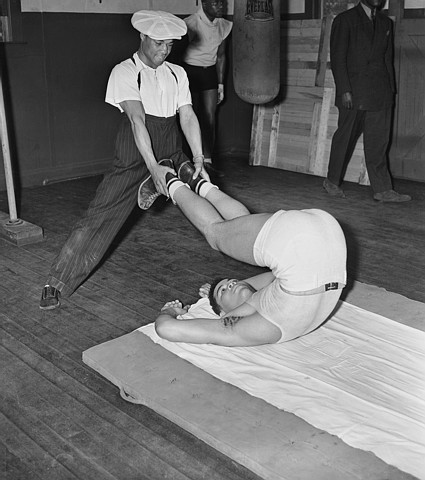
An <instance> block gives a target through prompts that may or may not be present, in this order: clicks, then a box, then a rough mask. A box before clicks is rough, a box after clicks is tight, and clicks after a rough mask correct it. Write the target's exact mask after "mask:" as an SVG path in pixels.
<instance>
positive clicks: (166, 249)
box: [0, 159, 425, 480]
mask: <svg viewBox="0 0 425 480" xmlns="http://www.w3.org/2000/svg"><path fill="white" fill-rule="evenodd" d="M222 169H223V170H224V171H225V172H226V177H225V179H224V180H223V181H222V182H221V188H222V189H223V190H224V191H226V192H228V193H230V194H232V195H233V196H235V197H236V198H238V199H240V200H242V201H243V202H245V203H246V204H247V206H248V207H249V208H250V209H251V211H257V212H259V211H275V210H277V209H279V208H282V209H301V208H311V207H315V208H323V209H325V210H327V211H329V212H330V213H332V214H333V215H334V216H335V217H336V218H337V219H338V220H339V221H340V223H341V224H342V226H343V229H344V231H345V233H346V237H347V244H348V272H349V277H350V282H352V281H353V280H354V279H355V280H358V281H360V282H364V283H369V284H374V285H377V286H381V287H384V288H386V289H387V290H389V291H393V292H397V293H400V294H402V295H404V296H407V297H409V298H411V299H414V300H418V301H421V302H425V274H424V272H425V221H424V220H425V184H423V183H414V182H408V181H396V187H397V189H398V190H399V191H401V192H403V193H410V194H411V195H412V196H413V197H414V201H413V202H411V203H407V204H400V205H397V204H393V205H391V204H378V203H376V202H374V201H373V200H372V198H371V190H370V188H368V187H363V186H359V185H356V184H352V183H349V184H346V185H345V189H346V193H347V198H346V199H332V198H331V197H329V196H328V195H327V194H325V193H324V192H323V190H322V187H321V184H322V179H321V178H318V177H313V176H307V175H302V174H296V173H292V172H285V171H282V170H273V169H267V168H264V167H249V166H247V161H246V160H240V159H227V160H223V161H222ZM99 181H100V177H93V178H86V179H80V180H75V181H70V182H65V183H61V184H55V185H49V186H46V187H40V188H35V189H27V190H24V191H22V192H20V198H19V202H20V204H21V208H20V212H19V216H20V218H22V219H24V220H26V221H28V222H31V223H34V224H36V225H39V226H42V227H43V228H44V230H45V241H43V242H41V243H37V244H32V245H28V246H24V247H19V248H18V247H16V246H15V245H13V244H11V243H8V242H6V241H5V240H3V239H0V279H1V280H0V297H1V302H0V322H1V325H0V338H1V345H0V365H1V366H0V372H1V378H0V382H1V389H0V391H1V398H0V404H1V406H0V409H1V413H0V478H7V479H19V480H22V479H31V480H36V479H42V480H47V479H52V480H62V479H82V480H88V479H89V480H92V479H99V480H100V479H101V480H104V479H123V480H130V479H138V480H141V479H146V480H163V479H172V480H180V479H182V480H183V479H208V480H214V479H220V480H221V479H229V480H230V479H240V480H250V479H256V478H258V477H257V476H256V475H254V474H252V473H251V472H249V471H247V470H246V469H245V468H243V467H241V466H240V465H237V464H235V463H234V462H233V461H232V460H230V459H228V458H226V457H224V456H223V455H221V454H220V453H218V452H216V451H215V450H213V449H212V448H210V447H209V446H207V445H205V444H203V443H202V442H200V441H199V440H198V439H197V438H195V437H193V436H192V435H190V434H188V433H187V432H185V431H183V430H182V429H180V428H178V427H176V426H175V425H173V424H172V423H170V422H169V421H167V420H166V419H164V418H162V417H160V416H159V415H157V414H156V413H154V412H153V411H151V410H149V409H148V408H146V407H143V406H136V405H133V404H130V403H127V402H126V401H124V400H122V399H121V397H120V396H119V392H118V389H116V388H115V387H114V386H113V385H112V384H110V383H109V382H108V381H106V380H105V379H104V378H103V377H101V376H100V375H98V374H97V373H95V372H94V371H92V370H91V369H90V368H88V367H87V366H86V365H85V364H83V363H82V361H81V354H82V352H83V351H84V350H85V349H87V348H89V347H91V346H93V345H96V344H99V343H102V342H105V341H106V340H109V339H112V338H115V337H117V336H120V335H123V334H125V333H127V332H130V331H132V330H134V329H135V328H137V327H139V326H141V325H142V324H146V323H149V322H152V321H153V320H154V319H155V316H156V314H157V312H158V310H159V308H160V307H161V306H162V305H163V303H164V302H165V301H167V300H171V299H175V298H180V299H181V300H182V301H183V302H185V303H190V302H192V301H194V300H195V299H196V298H197V289H198V287H199V286H200V285H201V284H202V283H204V282H205V281H208V280H209V279H211V278H214V277H216V276H218V275H222V274H224V275H231V276H236V277H244V276H249V275H252V274H254V273H256V272H258V271H259V269H257V268H255V267H251V266H248V265H243V264H240V263H238V262H236V261H233V260H231V259H229V258H227V257H224V256H223V255H221V254H219V253H217V252H214V251H212V250H211V249H210V248H209V247H208V245H207V244H206V242H205V241H204V240H203V238H201V235H200V234H199V233H198V232H196V231H195V230H194V228H193V227H192V226H191V225H190V224H189V223H188V221H187V220H186V219H185V218H184V217H183V216H182V215H181V213H180V212H179V211H178V209H177V208H176V207H174V206H173V205H172V204H171V202H165V201H163V200H162V199H160V200H158V201H157V202H156V204H155V206H154V207H153V208H152V209H151V210H149V211H148V212H146V213H143V212H140V211H135V212H134V215H132V217H131V218H130V219H129V221H128V222H127V224H126V226H125V228H124V229H123V231H122V232H121V233H120V235H119V238H117V240H116V242H115V243H114V245H113V248H112V249H111V252H110V253H109V255H108V256H107V257H106V259H105V261H104V262H103V263H102V264H101V266H100V267H99V268H98V270H97V271H96V272H95V273H94V274H93V275H92V276H91V278H90V279H89V280H88V281H86V282H85V283H84V284H83V285H82V286H81V287H80V288H79V290H78V291H77V292H76V293H75V294H74V295H73V296H72V297H71V298H70V299H69V300H65V301H64V302H63V306H62V308H61V309H59V310H56V311H53V312H42V311H41V310H40V309H39V308H38V303H39V297H40V291H41V287H42V286H43V284H44V281H45V278H46V276H47V273H48V270H49V266H50V263H51V262H52V260H53V258H54V257H55V255H56V254H57V253H58V251H59V249H60V247H61V246H62V244H63V242H64V240H65V239H66V236H67V234H68V232H69V230H70V227H71V225H72V224H73V223H74V221H76V220H77V219H78V218H79V216H80V214H81V213H82V212H83V211H84V210H85V208H86V206H87V204H88V202H89V200H90V199H91V198H92V197H93V195H94V192H95V189H96V186H97V185H98V183H99ZM0 211H3V212H7V211H8V207H7V198H6V193H5V192H3V193H0ZM347 288H348V289H349V288H350V287H349V286H348V287H347Z"/></svg>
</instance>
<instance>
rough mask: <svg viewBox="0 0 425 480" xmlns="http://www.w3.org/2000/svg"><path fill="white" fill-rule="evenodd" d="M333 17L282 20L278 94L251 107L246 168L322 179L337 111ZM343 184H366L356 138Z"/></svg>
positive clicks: (361, 142)
mask: <svg viewBox="0 0 425 480" xmlns="http://www.w3.org/2000/svg"><path fill="white" fill-rule="evenodd" d="M331 21H332V19H331V18H329V17H328V18H325V19H323V20H297V21H286V22H282V30H281V42H282V45H281V56H282V71H281V81H282V85H281V92H280V95H279V98H278V99H275V100H274V101H273V102H271V103H268V104H265V105H255V106H254V113H253V122H252V131H251V148H250V164H251V165H262V166H268V167H273V168H281V169H284V170H291V171H295V172H302V173H308V174H312V175H318V176H321V177H325V176H326V173H327V168H328V161H329V152H330V147H331V141H332V136H333V134H334V132H335V130H336V125H337V120H338V110H337V108H336V107H335V106H334V101H335V84H334V80H333V76H332V72H331V70H330V67H329V35H330V25H331ZM345 180H348V181H352V182H358V183H361V184H363V185H369V178H368V175H367V171H366V167H365V162H364V154H363V139H362V137H360V139H359V141H358V142H357V146H356V148H355V151H354V153H353V156H352V158H351V161H350V162H349V164H348V167H347V171H346V174H345Z"/></svg>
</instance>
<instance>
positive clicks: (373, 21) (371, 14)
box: [370, 8, 376, 28]
mask: <svg viewBox="0 0 425 480" xmlns="http://www.w3.org/2000/svg"><path fill="white" fill-rule="evenodd" d="M370 18H371V19H372V24H373V28H375V23H376V8H372V10H371V11H370Z"/></svg>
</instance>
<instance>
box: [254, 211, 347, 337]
mask: <svg viewBox="0 0 425 480" xmlns="http://www.w3.org/2000/svg"><path fill="white" fill-rule="evenodd" d="M254 258H255V261H256V263H257V264H258V265H260V266H264V267H268V268H270V270H271V271H272V273H273V274H274V276H275V277H276V279H275V280H274V281H273V282H272V283H271V284H270V285H268V286H267V287H266V288H264V289H262V290H260V291H258V292H256V293H254V295H253V296H252V297H251V298H250V299H249V301H248V303H249V304H250V305H252V306H253V307H254V308H255V309H256V310H257V311H258V313H260V314H261V315H262V316H263V317H264V318H265V319H267V320H268V321H270V322H271V323H273V324H274V325H276V326H277V327H278V328H279V329H280V330H281V332H282V337H281V339H280V340H279V342H285V341H288V340H291V339H293V338H296V337H299V336H301V335H304V334H306V333H308V332H311V331H312V330H314V329H315V328H317V327H318V326H319V325H320V324H322V323H323V322H324V321H325V320H326V318H327V317H328V316H329V315H330V313H331V312H332V310H333V309H334V308H335V306H336V304H337V302H338V299H339V297H340V295H341V287H342V286H344V285H345V283H346V260H347V248H346V243H345V237H344V234H343V232H342V229H341V227H340V225H339V223H338V222H337V221H336V220H335V218H334V217H332V216H331V215H329V214H328V213H327V212H324V211H323V210H318V209H310V210H289V211H284V210H280V211H278V212H276V213H275V214H274V215H272V216H271V217H270V218H269V219H268V220H267V222H266V223H265V224H264V226H263V228H262V229H261V231H260V233H259V234H258V236H257V239H256V241H255V244H254ZM330 283H338V284H339V285H338V289H336V290H329V291H324V289H323V290H322V292H321V293H314V294H308V291H309V290H316V289H320V288H319V287H322V286H324V285H326V284H330ZM303 292H304V293H307V294H303Z"/></svg>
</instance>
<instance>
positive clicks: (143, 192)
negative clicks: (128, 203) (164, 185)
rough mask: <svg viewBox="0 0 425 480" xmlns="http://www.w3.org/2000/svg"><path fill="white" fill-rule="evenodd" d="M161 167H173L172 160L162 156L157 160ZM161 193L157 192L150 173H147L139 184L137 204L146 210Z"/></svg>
mask: <svg viewBox="0 0 425 480" xmlns="http://www.w3.org/2000/svg"><path fill="white" fill-rule="evenodd" d="M158 164H159V165H162V166H163V167H170V168H173V169H174V165H173V162H172V161H171V160H170V159H169V158H164V159H162V160H160V161H159V162H158ZM160 196H161V194H160V193H159V192H157V190H156V187H155V184H154V183H153V180H152V175H149V176H148V177H147V178H146V179H145V180H143V182H142V183H141V184H140V187H139V192H138V194H137V204H138V205H139V207H140V208H141V209H142V210H147V209H148V208H150V207H151V206H152V204H153V202H154V201H155V200H156V199H157V198H158V197H160Z"/></svg>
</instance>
